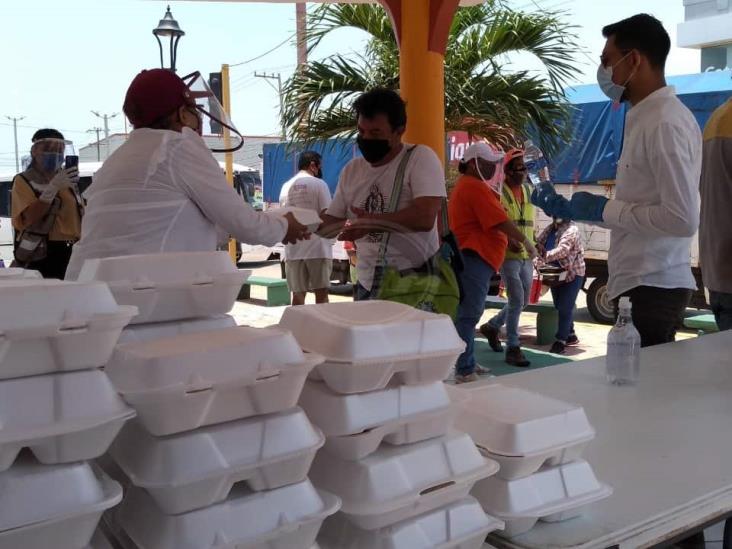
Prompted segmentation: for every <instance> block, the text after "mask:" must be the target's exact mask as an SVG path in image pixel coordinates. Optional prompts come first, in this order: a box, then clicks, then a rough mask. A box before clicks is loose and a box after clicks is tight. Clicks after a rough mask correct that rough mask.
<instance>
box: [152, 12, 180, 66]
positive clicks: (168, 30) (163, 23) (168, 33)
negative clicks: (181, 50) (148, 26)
mask: <svg viewBox="0 0 732 549" xmlns="http://www.w3.org/2000/svg"><path fill="white" fill-rule="evenodd" d="M152 33H153V34H154V35H155V39H156V40H157V41H158V47H159V48H160V68H162V69H165V68H169V69H170V70H171V71H173V72H175V61H176V57H177V55H178V41H179V40H180V39H181V37H182V36H185V34H186V33H185V32H183V31H182V30H181V28H180V26H178V21H176V20H175V19H173V14H172V13H170V6H168V9H167V10H166V11H165V15H164V16H163V18H162V19H161V20H160V22H159V23H158V26H157V27H156V28H154V29H153V31H152ZM161 37H162V38H167V39H168V40H169V45H168V47H169V56H170V67H166V66H165V61H164V60H163V43H162V42H161V41H160V38H161Z"/></svg>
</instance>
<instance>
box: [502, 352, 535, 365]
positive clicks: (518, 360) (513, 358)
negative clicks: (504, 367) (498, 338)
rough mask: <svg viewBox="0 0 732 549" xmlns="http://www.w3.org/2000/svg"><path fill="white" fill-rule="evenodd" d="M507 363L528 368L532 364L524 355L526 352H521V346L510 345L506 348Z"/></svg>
mask: <svg viewBox="0 0 732 549" xmlns="http://www.w3.org/2000/svg"><path fill="white" fill-rule="evenodd" d="M506 364H510V365H511V366H518V367H520V368H526V367H527V366H529V365H530V364H531V362H529V361H528V360H527V359H526V357H525V356H524V353H522V352H521V347H509V348H508V349H506Z"/></svg>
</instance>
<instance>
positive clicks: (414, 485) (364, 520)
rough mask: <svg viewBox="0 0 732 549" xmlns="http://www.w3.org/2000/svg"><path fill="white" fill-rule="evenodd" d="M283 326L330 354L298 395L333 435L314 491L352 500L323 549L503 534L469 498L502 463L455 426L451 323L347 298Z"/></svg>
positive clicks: (458, 344) (473, 541)
mask: <svg viewBox="0 0 732 549" xmlns="http://www.w3.org/2000/svg"><path fill="white" fill-rule="evenodd" d="M280 326H281V327H283V328H286V329H288V330H291V331H292V333H293V334H294V335H295V337H296V338H297V341H298V343H299V344H300V346H301V347H302V348H303V349H304V350H305V351H307V352H313V353H318V354H321V355H323V356H324V357H325V361H324V362H323V363H321V364H319V365H317V366H316V367H315V369H314V370H313V372H312V373H311V375H310V379H308V381H307V382H306V384H305V388H304V389H303V392H302V396H301V398H300V406H302V408H303V409H304V410H305V411H306V413H307V414H308V416H309V417H310V419H311V420H312V421H313V423H315V424H316V425H317V426H318V427H320V429H321V430H322V431H323V432H324V433H325V436H326V442H325V446H324V447H323V449H322V450H321V451H319V452H318V455H317V456H316V458H315V462H314V464H313V468H312V470H311V478H312V480H313V483H314V484H315V485H316V486H317V487H318V488H324V489H325V490H327V491H329V492H332V493H335V494H336V495H338V496H339V497H340V498H341V499H342V501H343V505H342V508H341V512H340V513H338V514H336V515H334V516H333V517H330V518H328V519H327V520H326V521H325V524H324V525H323V529H322V530H321V534H320V536H319V538H318V542H319V543H320V546H321V547H322V548H323V549H336V548H338V549H344V548H358V549H386V548H389V549H420V548H427V547H437V546H439V547H442V548H448V547H449V548H458V547H459V548H462V549H472V548H478V547H480V546H481V545H482V543H483V540H484V539H485V536H486V535H487V533H488V532H489V531H491V530H493V529H495V528H498V527H501V526H502V525H501V523H500V521H497V520H495V519H493V518H490V517H487V516H486V514H485V513H484V512H483V510H482V509H481V507H480V505H479V504H478V503H477V501H476V500H475V499H473V498H471V497H469V496H468V493H469V492H470V489H471V488H472V486H473V484H474V483H475V482H476V481H477V480H479V479H482V478H486V477H488V476H490V475H492V474H494V473H495V472H496V471H497V470H498V464H497V463H496V462H495V461H493V460H491V459H487V458H484V457H482V456H481V455H480V453H479V452H478V450H477V448H476V446H475V444H474V443H473V441H472V439H471V438H470V436H469V435H467V434H465V433H462V432H457V431H454V430H452V428H451V427H452V423H453V420H454V413H453V412H454V408H453V407H452V406H451V402H450V398H449V396H448V394H447V392H446V389H445V386H444V384H443V382H442V380H443V379H444V378H445V377H446V376H447V374H448V373H449V371H450V369H451V368H452V367H453V366H454V364H455V359H456V358H457V356H458V355H459V354H460V353H461V352H462V350H463V348H464V344H463V342H462V341H461V340H460V338H459V337H458V335H457V333H456V332H455V329H454V327H453V324H452V321H451V319H450V318H449V317H447V316H444V315H436V314H432V313H428V312H424V311H420V310H417V309H414V308H412V307H408V306H406V305H402V304H399V303H393V302H386V301H366V302H355V303H351V302H343V303H330V304H323V305H305V306H300V307H291V308H289V309H287V310H285V313H284V316H283V317H282V321H281V323H280Z"/></svg>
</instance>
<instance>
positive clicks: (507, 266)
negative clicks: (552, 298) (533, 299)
mask: <svg viewBox="0 0 732 549" xmlns="http://www.w3.org/2000/svg"><path fill="white" fill-rule="evenodd" d="M533 277H534V264H533V263H532V262H531V260H530V259H507V260H506V261H504V262H503V266H502V267H501V279H502V280H503V285H504V287H505V288H506V291H507V292H508V304H507V305H506V306H505V307H503V309H501V311H500V312H499V313H498V314H497V315H496V316H494V317H493V318H491V319H490V320H489V321H488V324H490V325H491V326H492V327H493V328H495V329H496V330H500V329H501V326H503V324H504V323H505V324H506V335H507V336H508V346H509V347H518V346H519V334H518V325H519V318H520V316H521V311H523V310H524V308H525V307H526V305H528V304H529V295H531V279H532V278H533Z"/></svg>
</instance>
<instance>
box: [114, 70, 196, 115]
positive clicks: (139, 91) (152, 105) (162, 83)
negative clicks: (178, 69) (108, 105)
mask: <svg viewBox="0 0 732 549" xmlns="http://www.w3.org/2000/svg"><path fill="white" fill-rule="evenodd" d="M186 104H188V105H195V100H194V99H193V98H192V97H191V92H190V90H189V89H188V86H186V83H185V82H184V81H183V79H181V77H180V76H178V75H177V74H175V73H174V72H173V71H171V70H168V69H150V70H143V71H142V72H141V73H140V74H138V75H137V76H135V78H134V80H132V83H131V84H130V87H129V88H128V89H127V95H125V103H124V106H123V107H122V110H124V113H125V115H126V116H127V118H128V119H129V121H130V122H132V125H133V126H135V127H144V126H147V125H149V124H152V123H153V122H154V121H155V120H157V119H159V118H161V117H163V116H166V115H168V114H170V113H172V112H173V111H175V110H176V109H177V108H178V107H181V106H183V105H186Z"/></svg>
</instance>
